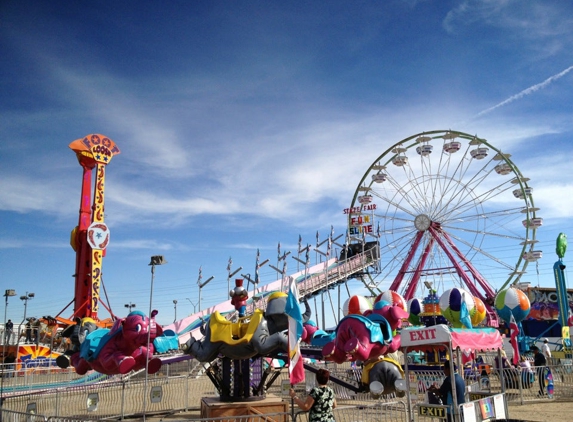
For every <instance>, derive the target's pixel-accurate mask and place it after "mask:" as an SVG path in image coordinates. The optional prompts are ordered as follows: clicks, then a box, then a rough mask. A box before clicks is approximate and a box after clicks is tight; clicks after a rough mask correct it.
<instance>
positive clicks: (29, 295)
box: [18, 292, 35, 339]
mask: <svg viewBox="0 0 573 422" xmlns="http://www.w3.org/2000/svg"><path fill="white" fill-rule="evenodd" d="M34 296H35V294H34V293H28V292H26V294H25V295H24V296H20V300H22V301H24V319H23V320H22V322H21V323H20V326H19V327H18V339H19V338H20V330H21V329H22V324H24V323H25V322H26V311H27V310H28V301H29V300H31V299H33V298H34Z"/></svg>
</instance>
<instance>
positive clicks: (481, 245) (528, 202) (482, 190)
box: [188, 130, 543, 390]
mask: <svg viewBox="0 0 573 422" xmlns="http://www.w3.org/2000/svg"><path fill="white" fill-rule="evenodd" d="M434 146H436V152H434V153H433V154H432V152H433V151H434ZM413 152H415V154H412V153H413ZM510 157H511V155H510V154H508V153H503V152H502V151H501V150H499V149H497V148H495V147H494V146H493V145H492V144H490V143H489V142H487V141H486V140H485V139H481V138H478V137H477V136H473V135H469V134H465V133H462V132H456V131H451V130H448V131H432V132H424V133H420V134H417V135H414V136H411V137H409V138H406V139H404V140H402V141H400V142H398V143H396V144H395V145H393V146H392V147H390V148H389V149H388V150H386V152H384V153H383V154H382V155H381V156H379V157H378V158H377V159H376V160H375V161H374V163H373V164H372V165H371V166H370V167H369V168H368V170H367V171H366V173H365V174H364V176H363V177H362V179H361V181H360V182H359V184H358V187H357V189H356V192H355V194H354V197H353V200H352V203H351V206H350V207H349V208H348V209H347V210H346V211H345V212H346V213H347V214H348V232H347V238H346V243H345V245H343V250H342V253H341V256H340V258H337V259H336V260H335V262H333V264H332V266H331V267H329V266H328V265H325V271H324V276H323V277H322V278H321V279H320V281H319V282H318V283H317V285H316V287H315V288H314V289H307V288H306V283H305V281H306V280H304V279H303V280H301V281H300V282H299V283H298V284H299V291H300V293H301V297H302V298H306V297H308V296H309V295H311V294H313V293H315V292H317V291H318V292H327V291H328V290H329V287H330V285H331V283H340V282H341V280H342V282H345V283H346V282H347V281H348V280H349V279H359V280H362V282H363V284H364V286H365V287H366V289H368V291H369V292H370V294H371V297H376V298H375V299H374V303H370V304H369V306H365V307H360V306H358V309H357V310H351V309H350V308H351V307H352V306H347V305H346V304H345V317H344V318H343V319H342V320H341V321H339V322H338V325H337V327H336V328H335V330H334V332H332V333H324V332H322V333H320V334H321V336H320V338H315V336H314V335H312V336H310V337H309V338H308V339H307V341H308V343H309V344H310V345H311V346H313V345H314V346H316V345H320V346H321V347H322V349H321V351H320V353H316V351H314V352H313V351H312V349H307V350H305V352H306V353H307V356H312V357H315V358H319V359H324V360H332V361H335V362H339V363H340V362H344V361H359V362H366V364H367V365H366V366H365V367H366V368H368V365H369V364H370V363H372V361H373V360H375V359H378V358H379V357H380V356H383V355H385V354H387V353H391V352H393V351H395V350H397V349H398V348H399V345H400V335H399V332H397V329H399V328H400V325H399V323H398V322H399V321H401V320H402V319H405V318H406V317H407V314H406V315H405V314H399V313H398V310H400V311H401V312H404V313H406V312H407V311H409V322H410V323H411V324H414V325H416V324H422V325H430V326H431V325H437V324H444V323H448V324H449V325H451V326H453V327H457V328H458V329H470V330H471V329H472V328H473V327H474V326H477V325H483V324H485V325H488V326H490V327H496V328H497V327H499V321H500V319H501V320H503V321H504V322H505V323H506V324H507V325H508V326H510V325H511V323H512V322H517V323H519V322H520V320H521V319H523V318H525V316H527V313H528V312H529V302H528V300H527V297H525V298H524V299H523V297H522V296H524V295H523V293H522V292H521V291H520V290H519V289H517V288H516V287H514V286H516V285H517V283H518V282H519V280H520V279H521V276H522V275H523V274H524V273H525V270H526V268H527V265H528V264H529V263H531V262H535V261H536V260H538V259H539V258H540V257H541V256H542V252H541V251H539V250H535V249H534V247H535V244H536V243H537V240H536V231H537V229H538V228H539V227H540V226H541V225H542V224H543V220H542V218H540V217H539V216H538V215H537V211H538V208H536V207H535V206H534V202H533V195H532V193H533V189H532V187H531V186H529V184H528V181H529V179H527V178H526V177H524V176H523V175H522V173H521V172H520V170H519V169H518V167H517V166H516V164H515V163H514V162H513V161H512V160H511V159H510ZM331 241H332V239H330V238H329V244H330V242H331ZM506 250H518V251H519V252H518V253H517V254H516V256H509V257H506V256H504V255H502V254H501V253H500V252H504V251H506ZM495 251H498V253H497V254H496V252H495ZM299 253H300V247H299ZM366 255H367V257H366ZM357 257H359V259H360V260H361V262H362V264H364V262H366V265H362V267H361V268H360V269H356V270H355V271H353V272H351V274H344V276H343V277H338V276H337V275H336V274H335V272H334V271H331V270H333V269H336V268H338V266H341V265H347V264H348V263H349V262H352V261H353V260H354V259H357ZM365 258H366V260H365V261H364V259H365ZM500 274H503V277H500ZM488 280H491V282H490V281H488ZM383 283H390V286H389V289H388V290H382V289H381V287H382V286H383ZM492 284H495V285H496V286H501V287H500V288H499V289H495V288H494V287H493V286H492ZM281 285H282V287H283V291H284V286H285V283H284V282H283V283H282V284H281ZM424 286H425V287H426V289H424ZM508 286H509V287H508ZM419 291H422V292H423V294H424V295H426V296H425V297H424V298H423V299H417V298H416V293H417V292H419ZM438 292H440V293H439V294H438ZM353 299H357V300H358V302H360V299H361V298H360V297H351V298H349V301H351V300H353ZM522 299H523V300H522ZM366 302H368V300H366ZM406 302H407V303H408V304H407V305H406ZM416 306H417V307H418V309H417V310H415V308H416ZM393 314H396V315H398V316H397V317H393V316H392V315H393ZM516 320H517V321H516ZM482 321H483V322H482ZM518 330H519V328H518ZM511 332H512V337H515V335H516V331H515V328H512V329H511ZM357 333H358V334H357ZM517 333H518V331H517ZM190 343H193V344H195V343H194V341H193V340H191V341H190ZM190 343H188V346H192V344H190ZM193 353H194V352H193V351H191V354H193ZM367 378H368V377H366V379H367ZM384 387H385V389H386V388H387V387H390V388H391V386H389V385H388V386H384ZM359 388H364V386H362V387H359ZM365 388H366V390H368V387H367V386H366V387H365Z"/></svg>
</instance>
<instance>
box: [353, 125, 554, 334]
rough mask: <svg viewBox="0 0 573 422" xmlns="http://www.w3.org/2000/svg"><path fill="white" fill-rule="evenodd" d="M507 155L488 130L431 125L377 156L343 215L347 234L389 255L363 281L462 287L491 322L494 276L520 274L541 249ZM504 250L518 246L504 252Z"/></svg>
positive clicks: (494, 321) (497, 280)
mask: <svg viewBox="0 0 573 422" xmlns="http://www.w3.org/2000/svg"><path fill="white" fill-rule="evenodd" d="M510 157H511V155H510V154H508V153H504V152H502V151H501V150H500V149H498V148H496V147H495V146H494V145H493V144H492V143H490V142H488V141H486V140H485V139H482V138H478V137H477V136H474V135H469V134H466V133H462V132H457V131H452V130H445V131H444V130H438V131H431V132H423V133H419V134H416V135H413V136H410V137H408V138H406V139H403V140H401V141H399V142H397V143H396V144H394V145H393V146H391V147H390V148H388V149H387V150H386V151H385V152H384V153H383V154H382V155H380V156H379V157H378V158H377V159H376V160H374V162H373V164H372V165H371V166H370V167H369V168H368V169H367V171H366V172H365V174H364V176H363V177H362V179H361V180H360V182H359V184H358V187H357V189H356V191H355V194H354V197H353V199H352V204H351V208H350V209H351V210H352V213H350V215H349V230H350V235H351V239H354V240H356V241H363V239H364V238H365V237H368V236H372V237H374V239H376V240H377V241H378V242H379V244H380V250H381V251H383V255H384V256H385V257H386V258H385V259H384V260H383V263H382V264H381V267H380V268H379V271H378V279H379V280H380V281H378V282H376V281H375V280H370V281H369V282H368V284H367V285H368V286H370V288H371V289H372V293H374V294H377V293H378V292H379V291H377V287H378V286H380V285H381V284H382V283H388V282H390V283H391V284H390V286H389V290H392V291H397V292H399V293H401V294H402V295H403V296H404V298H405V299H406V300H410V299H412V298H414V297H415V293H416V291H417V290H418V289H420V288H421V290H422V291H423V289H424V286H426V287H427V289H428V290H430V289H434V290H438V291H446V290H447V289H449V288H451V287H462V288H465V289H467V290H469V292H470V293H471V294H472V295H473V296H474V297H477V298H479V299H480V300H481V301H482V302H483V303H484V304H485V306H486V310H487V321H488V325H490V326H497V325H498V318H497V315H496V312H495V310H494V306H493V299H494V297H495V296H496V289H495V288H494V287H493V286H492V284H494V285H495V286H499V288H498V289H499V290H502V289H504V288H505V287H507V286H509V285H513V284H515V283H517V282H518V281H519V280H520V278H521V276H522V275H523V274H524V273H525V270H526V268H527V265H528V264H529V263H530V262H534V261H536V260H537V259H539V258H540V257H541V256H542V252H541V251H538V250H535V249H534V248H535V244H536V243H537V240H536V231H537V229H538V228H539V227H540V226H541V225H542V224H543V219H542V218H540V217H539V216H538V214H537V212H538V211H539V209H538V208H536V207H535V204H534V201H533V188H532V187H531V186H530V185H529V183H528V182H529V179H528V178H526V177H525V176H524V175H523V174H522V173H521V171H520V170H519V168H518V167H517V165H516V164H515V163H514V162H513V161H512V160H511V158H510ZM374 201H375V202H374ZM373 205H374V206H373ZM375 223H376V225H375ZM520 245H521V246H520ZM508 250H520V252H519V253H516V254H515V255H508V256H505V255H504V253H505V252H506V251H508ZM373 282H374V283H373ZM373 286H375V287H374V288H373Z"/></svg>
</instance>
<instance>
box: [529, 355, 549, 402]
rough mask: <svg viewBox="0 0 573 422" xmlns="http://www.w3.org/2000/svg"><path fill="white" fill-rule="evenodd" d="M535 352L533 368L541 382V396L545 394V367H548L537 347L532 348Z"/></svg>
mask: <svg viewBox="0 0 573 422" xmlns="http://www.w3.org/2000/svg"><path fill="white" fill-rule="evenodd" d="M531 351H532V352H533V366H535V371H536V372H537V379H538V380H539V393H538V394H539V396H543V395H544V394H545V367H546V366H547V359H545V356H544V355H543V353H541V351H540V350H539V347H537V346H531Z"/></svg>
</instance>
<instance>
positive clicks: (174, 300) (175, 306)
mask: <svg viewBox="0 0 573 422" xmlns="http://www.w3.org/2000/svg"><path fill="white" fill-rule="evenodd" d="M173 309H175V318H173V322H175V321H177V299H173Z"/></svg>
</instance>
